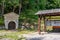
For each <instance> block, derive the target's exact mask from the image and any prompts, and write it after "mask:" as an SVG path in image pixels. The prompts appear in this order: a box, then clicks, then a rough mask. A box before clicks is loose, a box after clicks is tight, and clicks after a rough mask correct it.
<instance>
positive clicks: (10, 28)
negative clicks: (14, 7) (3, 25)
mask: <svg viewBox="0 0 60 40" xmlns="http://www.w3.org/2000/svg"><path fill="white" fill-rule="evenodd" d="M14 29H16V24H15V22H13V21H11V22H9V24H8V30H14Z"/></svg>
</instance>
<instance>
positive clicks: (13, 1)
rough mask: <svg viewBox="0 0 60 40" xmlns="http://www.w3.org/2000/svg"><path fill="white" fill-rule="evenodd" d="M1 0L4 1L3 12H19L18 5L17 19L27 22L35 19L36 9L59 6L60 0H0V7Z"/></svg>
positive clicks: (0, 6) (0, 4)
mask: <svg viewBox="0 0 60 40" xmlns="http://www.w3.org/2000/svg"><path fill="white" fill-rule="evenodd" d="M3 2H4V14H5V13H8V12H12V11H14V12H16V13H17V14H19V6H20V7H21V13H20V17H19V20H20V21H22V20H23V21H25V20H27V21H28V22H30V21H31V23H33V22H34V21H35V22H36V21H37V18H38V17H37V16H36V15H35V13H36V12H37V11H39V10H45V9H55V8H60V0H0V8H2V3H3ZM0 10H2V9H0ZM0 14H1V12H0ZM32 21H33V22H32Z"/></svg>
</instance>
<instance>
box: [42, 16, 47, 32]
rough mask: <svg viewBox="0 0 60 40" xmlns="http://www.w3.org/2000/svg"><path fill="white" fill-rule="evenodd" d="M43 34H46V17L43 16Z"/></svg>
mask: <svg viewBox="0 0 60 40" xmlns="http://www.w3.org/2000/svg"><path fill="white" fill-rule="evenodd" d="M43 18H44V32H46V24H45V21H46V17H45V16H44V17H43Z"/></svg>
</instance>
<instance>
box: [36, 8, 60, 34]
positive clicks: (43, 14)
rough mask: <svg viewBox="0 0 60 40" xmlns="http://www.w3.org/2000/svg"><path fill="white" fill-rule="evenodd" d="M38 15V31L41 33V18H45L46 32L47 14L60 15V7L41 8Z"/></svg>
mask: <svg viewBox="0 0 60 40" xmlns="http://www.w3.org/2000/svg"><path fill="white" fill-rule="evenodd" d="M36 15H38V32H39V34H40V33H41V31H40V29H41V28H40V27H41V20H42V19H43V20H44V32H46V25H45V21H46V17H47V16H60V9H50V10H41V11H38V12H37V13H36Z"/></svg>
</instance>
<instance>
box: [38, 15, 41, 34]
mask: <svg viewBox="0 0 60 40" xmlns="http://www.w3.org/2000/svg"><path fill="white" fill-rule="evenodd" d="M40 28H41V16H40V15H39V18H38V33H39V34H41V30H40Z"/></svg>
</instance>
